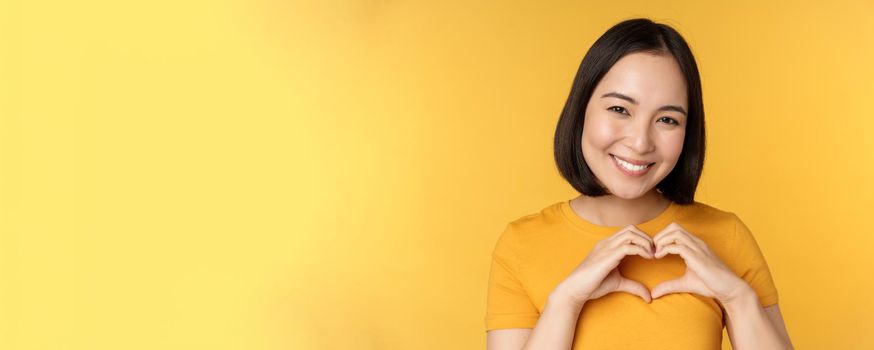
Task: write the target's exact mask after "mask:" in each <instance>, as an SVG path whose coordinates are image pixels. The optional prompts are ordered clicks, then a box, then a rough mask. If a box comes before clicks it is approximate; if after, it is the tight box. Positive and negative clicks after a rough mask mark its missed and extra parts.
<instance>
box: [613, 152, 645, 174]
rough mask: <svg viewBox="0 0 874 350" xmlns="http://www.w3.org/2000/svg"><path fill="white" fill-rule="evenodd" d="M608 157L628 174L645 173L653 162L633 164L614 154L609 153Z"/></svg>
mask: <svg viewBox="0 0 874 350" xmlns="http://www.w3.org/2000/svg"><path fill="white" fill-rule="evenodd" d="M610 158H613V163H614V164H616V166H617V167H618V168H619V170H620V171H622V172H623V173H624V174H626V175H629V176H641V175H644V174H646V173H647V172H648V171H649V168H650V167H652V165H653V164H655V163H650V164H647V165H634V164H631V163H629V162H626V161H624V160H622V159H619V158H618V157H616V156H614V155H612V154H611V155H610Z"/></svg>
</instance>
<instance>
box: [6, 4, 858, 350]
mask: <svg viewBox="0 0 874 350" xmlns="http://www.w3.org/2000/svg"><path fill="white" fill-rule="evenodd" d="M872 14H874V4H872V2H870V1H858V2H847V1H828V2H826V1H820V2H818V3H811V4H806V5H798V3H797V2H794V1H773V2H769V3H763V2H759V1H732V2H728V1H718V2H709V3H702V2H699V1H682V2H680V1H677V2H666V1H631V2H625V3H623V4H619V5H617V4H614V3H612V2H591V3H587V2H583V1H554V2H552V3H545V2H536V3H529V2H528V1H486V2H479V1H431V2H424V1H374V0H371V1H345V2H342V1H316V0H313V1H279V0H270V1H267V0H257V1H252V0H249V1H242V0H237V1H216V0H212V1H184V2H183V1H163V0H162V1H147V2H128V1H15V0H12V1H9V0H3V1H2V2H0V348H3V349H194V348H201V349H205V348H211V349H353V348H354V349H464V348H469V349H476V348H484V347H485V332H484V329H483V317H484V312H485V297H486V295H485V287H486V281H487V277H488V267H489V261H490V260H489V259H490V253H491V250H492V248H493V247H494V244H495V241H496V239H497V236H498V235H499V234H500V232H501V230H502V229H503V227H504V225H505V224H506V223H507V222H508V221H510V220H513V219H515V218H517V217H519V216H521V215H524V214H528V213H532V212H534V211H537V210H539V209H541V208H542V207H544V206H546V205H548V204H551V203H554V202H555V201H559V200H567V199H570V198H572V197H573V196H575V195H576V193H575V192H574V191H573V189H572V188H571V187H570V186H569V185H567V184H566V183H565V182H563V181H562V180H561V179H560V178H559V176H558V173H557V171H556V170H555V165H554V163H553V158H552V136H553V131H554V127H555V123H556V121H557V118H558V115H559V112H560V111H561V108H562V106H563V104H564V102H565V99H566V97H567V93H568V91H569V88H570V84H571V82H572V79H573V76H574V74H575V73H576V69H577V67H578V65H579V63H580V60H581V59H582V57H583V55H584V54H585V52H586V50H588V48H589V46H590V45H591V44H592V43H593V41H594V40H595V39H596V38H597V37H598V36H600V35H601V34H602V33H603V32H604V31H605V30H606V29H607V28H609V27H610V26H611V25H613V24H615V23H617V22H619V21H621V20H623V19H626V18H630V17H637V16H645V17H650V18H652V19H654V20H656V21H664V22H666V23H668V24H671V25H673V26H674V27H675V28H676V29H678V30H679V31H680V32H681V33H682V34H683V35H684V36H685V37H686V39H687V40H688V41H689V43H690V45H691V47H692V49H693V52H694V53H695V54H696V58H697V60H698V63H699V69H700V70H701V74H702V79H703V86H704V102H705V106H706V113H707V116H706V118H707V119H706V123H707V125H706V126H707V132H708V153H707V160H706V162H705V164H706V166H705V172H704V176H703V179H702V181H701V184H700V187H699V192H698V196H697V198H696V199H697V200H698V201H701V202H704V203H707V204H710V205H713V206H715V207H718V208H721V209H724V210H728V211H733V212H736V213H738V215H739V216H740V217H741V218H742V219H743V220H744V221H745V222H746V223H747V224H748V226H749V227H750V228H751V230H752V231H753V233H754V234H755V235H756V237H757V239H758V241H759V244H760V245H761V247H762V249H763V251H764V253H765V255H766V258H767V260H768V263H769V264H770V267H771V270H772V273H773V275H774V278H775V282H776V284H777V287H778V289H779V291H780V305H781V308H782V309H783V312H784V317H785V318H786V322H787V325H788V328H789V331H790V334H791V336H792V339H793V342H794V344H795V345H796V347H797V348H799V349H826V348H829V349H863V348H872V347H874V340H871V337H870V336H869V335H870V334H871V332H872V323H871V321H870V317H871V315H872V314H874V302H872V300H871V296H870V294H871V290H872V288H874V284H872V279H871V278H870V276H869V274H870V272H871V271H870V267H871V266H874V258H872V255H874V254H872V253H874V250H872V243H874V239H872V238H871V237H872V232H871V229H870V224H869V222H868V219H870V218H871V217H872V216H871V213H870V211H871V210H872V208H874V200H872V198H874V186H872V185H871V179H872V178H874V166H872V164H874V138H872V137H871V135H870V133H871V132H872V130H874V117H872V116H874V105H872V101H874V92H872V91H874V89H872V87H871V82H872V81H874V69H872V66H871V64H870V63H871V62H874V21H872ZM727 342H728V340H727V338H726V339H725V344H727ZM726 348H728V347H727V346H726Z"/></svg>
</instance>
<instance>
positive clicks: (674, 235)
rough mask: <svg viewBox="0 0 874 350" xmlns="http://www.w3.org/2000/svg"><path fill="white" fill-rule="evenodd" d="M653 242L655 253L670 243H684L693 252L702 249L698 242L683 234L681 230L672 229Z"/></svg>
mask: <svg viewBox="0 0 874 350" xmlns="http://www.w3.org/2000/svg"><path fill="white" fill-rule="evenodd" d="M654 244H655V252H656V253H658V252H659V251H661V250H662V249H664V247H665V246H667V245H671V244H678V245H685V246H688V247H689V248H691V249H692V250H693V251H695V252H701V251H702V248H701V247H700V246H699V245H698V243H697V242H694V241H693V240H692V238H691V237H689V236H687V235H685V234H684V233H683V232H682V231H672V232H670V233H667V234H665V235H662V236H661V237H659V238H658V239H656V240H655V243H654Z"/></svg>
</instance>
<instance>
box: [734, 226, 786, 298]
mask: <svg viewBox="0 0 874 350" xmlns="http://www.w3.org/2000/svg"><path fill="white" fill-rule="evenodd" d="M733 215H734V214H733ZM734 219H735V240H734V245H733V249H732V250H733V251H734V255H735V256H736V257H737V261H736V263H737V266H738V270H737V271H735V272H737V274H738V276H740V277H741V278H743V279H744V280H745V281H746V282H747V283H748V284H749V285H750V287H752V288H753V290H755V292H756V294H757V295H758V297H759V303H760V304H761V305H762V307H766V306H771V305H774V304H776V303H777V287H776V286H775V285H774V279H773V278H772V277H771V270H770V269H769V268H768V263H767V262H766V261H765V256H764V255H763V254H762V250H761V249H760V248H759V245H758V243H757V242H756V239H755V237H753V234H752V232H750V229H749V228H748V227H747V225H746V224H744V223H743V221H741V220H740V218H739V217H737V215H734Z"/></svg>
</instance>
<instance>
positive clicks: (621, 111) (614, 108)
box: [607, 106, 628, 114]
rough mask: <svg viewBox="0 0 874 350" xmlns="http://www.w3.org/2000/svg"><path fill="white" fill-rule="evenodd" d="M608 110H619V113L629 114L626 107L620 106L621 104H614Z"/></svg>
mask: <svg viewBox="0 0 874 350" xmlns="http://www.w3.org/2000/svg"><path fill="white" fill-rule="evenodd" d="M607 110H608V111H613V112H617V113H622V114H628V113H627V111H626V110H625V108H623V107H620V106H612V107H610V108H607Z"/></svg>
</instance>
